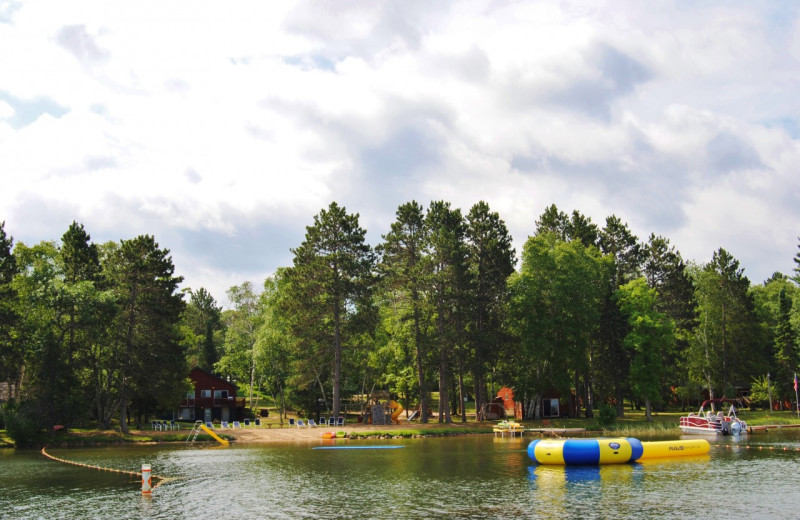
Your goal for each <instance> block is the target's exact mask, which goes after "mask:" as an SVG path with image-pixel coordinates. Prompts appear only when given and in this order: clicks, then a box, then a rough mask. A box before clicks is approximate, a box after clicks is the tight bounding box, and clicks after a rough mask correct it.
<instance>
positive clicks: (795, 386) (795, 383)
mask: <svg viewBox="0 0 800 520" xmlns="http://www.w3.org/2000/svg"><path fill="white" fill-rule="evenodd" d="M794 391H795V392H797V372H795V373H794Z"/></svg>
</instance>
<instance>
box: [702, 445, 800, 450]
mask: <svg viewBox="0 0 800 520" xmlns="http://www.w3.org/2000/svg"><path fill="white" fill-rule="evenodd" d="M717 447H718V448H725V449H729V450H734V449H744V450H770V451H800V448H789V447H788V446H750V445H749V444H745V445H744V446H742V445H736V444H718V445H717Z"/></svg>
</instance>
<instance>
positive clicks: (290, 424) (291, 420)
mask: <svg viewBox="0 0 800 520" xmlns="http://www.w3.org/2000/svg"><path fill="white" fill-rule="evenodd" d="M289 426H294V419H291V418H290V419H289Z"/></svg>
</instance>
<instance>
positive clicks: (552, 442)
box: [528, 437, 711, 466]
mask: <svg viewBox="0 0 800 520" xmlns="http://www.w3.org/2000/svg"><path fill="white" fill-rule="evenodd" d="M710 447H711V446H710V445H709V443H708V441H707V440H705V439H692V440H679V441H657V442H641V441H640V440H639V439H634V438H631V437H628V438H614V439H543V440H535V441H533V442H531V443H530V444H529V445H528V456H529V457H530V458H531V459H532V460H534V461H535V462H538V463H539V464H553V465H560V466H573V465H574V466H578V465H597V464H625V463H627V462H639V461H642V460H648V459H659V458H673V457H691V456H699V455H705V454H707V453H708V451H709V449H710Z"/></svg>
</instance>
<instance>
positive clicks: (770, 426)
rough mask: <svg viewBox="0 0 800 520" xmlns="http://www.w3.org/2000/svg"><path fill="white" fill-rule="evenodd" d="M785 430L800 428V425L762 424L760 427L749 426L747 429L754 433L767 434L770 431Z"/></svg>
mask: <svg viewBox="0 0 800 520" xmlns="http://www.w3.org/2000/svg"><path fill="white" fill-rule="evenodd" d="M784 428H800V424H761V425H758V426H748V427H747V429H748V430H749V431H750V432H752V433H756V432H767V431H769V430H782V429H784Z"/></svg>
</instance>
